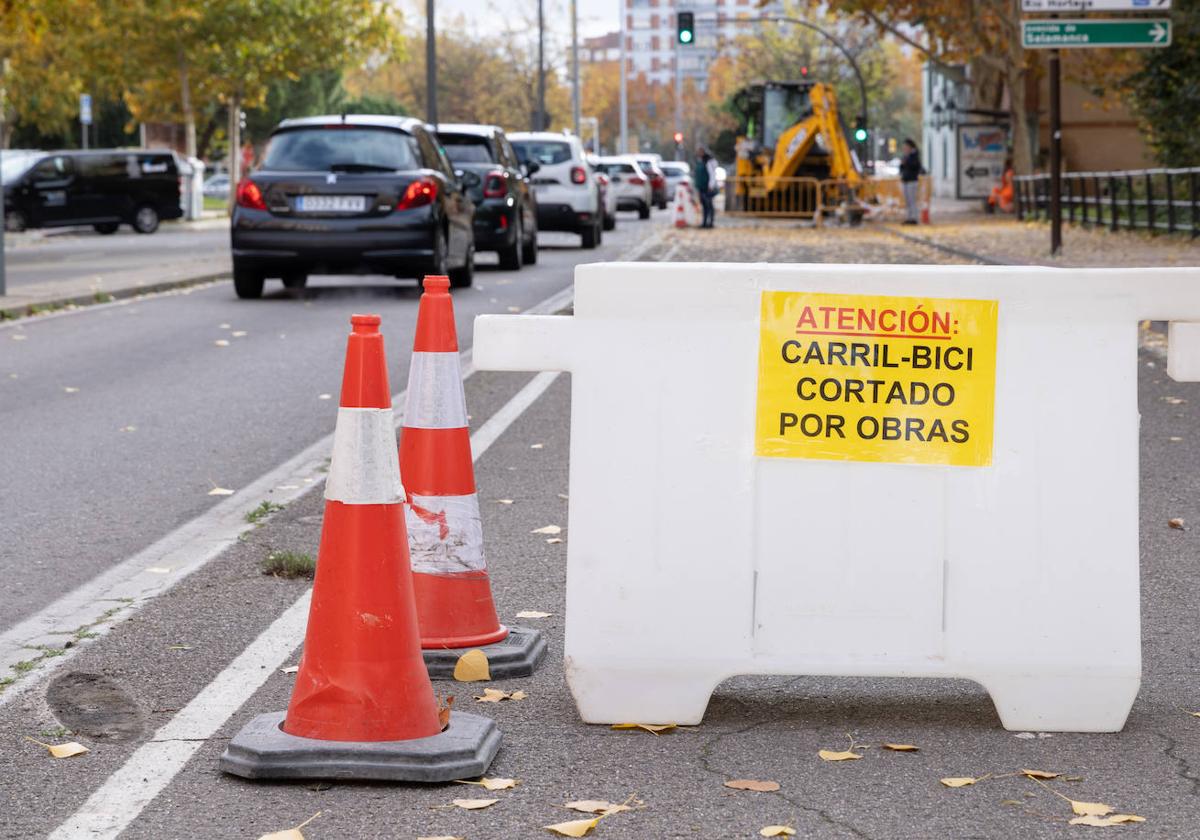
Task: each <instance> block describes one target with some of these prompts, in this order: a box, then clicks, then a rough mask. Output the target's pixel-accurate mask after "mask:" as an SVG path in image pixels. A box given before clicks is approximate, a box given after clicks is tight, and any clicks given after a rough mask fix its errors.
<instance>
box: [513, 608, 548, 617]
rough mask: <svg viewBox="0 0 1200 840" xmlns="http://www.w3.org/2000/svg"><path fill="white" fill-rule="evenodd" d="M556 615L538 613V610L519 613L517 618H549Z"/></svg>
mask: <svg viewBox="0 0 1200 840" xmlns="http://www.w3.org/2000/svg"><path fill="white" fill-rule="evenodd" d="M552 615H554V613H548V612H538V611H537V610H521V611H520V612H519V613H517V618H549V617H550V616H552Z"/></svg>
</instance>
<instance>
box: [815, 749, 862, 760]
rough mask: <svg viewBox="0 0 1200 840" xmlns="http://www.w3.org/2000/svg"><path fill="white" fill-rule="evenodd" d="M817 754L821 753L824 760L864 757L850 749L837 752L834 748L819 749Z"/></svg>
mask: <svg viewBox="0 0 1200 840" xmlns="http://www.w3.org/2000/svg"><path fill="white" fill-rule="evenodd" d="M817 755H819V756H820V757H821V759H822V760H823V761H854V760H855V759H857V758H862V756H861V755H859V754H858V753H856V752H851V751H850V750H842V751H841V752H836V751H834V750H818V751H817Z"/></svg>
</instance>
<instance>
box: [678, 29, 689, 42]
mask: <svg viewBox="0 0 1200 840" xmlns="http://www.w3.org/2000/svg"><path fill="white" fill-rule="evenodd" d="M679 43H681V44H690V43H692V33H691V31H690V30H688V29H685V30H683V31H682V32H680V33H679Z"/></svg>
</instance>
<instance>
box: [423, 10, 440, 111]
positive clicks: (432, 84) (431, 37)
mask: <svg viewBox="0 0 1200 840" xmlns="http://www.w3.org/2000/svg"><path fill="white" fill-rule="evenodd" d="M425 121H426V122H428V123H430V124H431V125H437V121H438V113H437V32H436V27H435V26H434V22H433V0H425Z"/></svg>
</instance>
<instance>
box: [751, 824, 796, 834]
mask: <svg viewBox="0 0 1200 840" xmlns="http://www.w3.org/2000/svg"><path fill="white" fill-rule="evenodd" d="M758 836H759V837H795V836H796V829H794V828H791V827H790V826H786V825H766V826H763V827H762V828H760V829H759V830H758Z"/></svg>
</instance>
